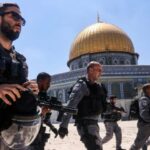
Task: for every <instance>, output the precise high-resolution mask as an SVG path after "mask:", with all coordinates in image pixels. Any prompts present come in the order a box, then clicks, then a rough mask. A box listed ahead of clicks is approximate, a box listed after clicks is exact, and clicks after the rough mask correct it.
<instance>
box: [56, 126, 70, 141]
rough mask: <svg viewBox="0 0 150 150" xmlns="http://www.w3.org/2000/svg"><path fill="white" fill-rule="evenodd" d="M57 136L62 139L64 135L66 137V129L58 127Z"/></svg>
mask: <svg viewBox="0 0 150 150" xmlns="http://www.w3.org/2000/svg"><path fill="white" fill-rule="evenodd" d="M58 134H59V136H60V137H61V138H62V139H63V138H64V137H65V136H66V135H68V129H67V128H63V127H60V128H59V130H58Z"/></svg>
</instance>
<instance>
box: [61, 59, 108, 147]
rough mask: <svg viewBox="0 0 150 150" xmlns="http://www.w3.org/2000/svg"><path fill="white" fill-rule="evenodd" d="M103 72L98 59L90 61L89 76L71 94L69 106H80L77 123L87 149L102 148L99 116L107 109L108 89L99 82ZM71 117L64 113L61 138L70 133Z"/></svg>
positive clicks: (88, 66)
mask: <svg viewBox="0 0 150 150" xmlns="http://www.w3.org/2000/svg"><path fill="white" fill-rule="evenodd" d="M101 74H102V66H101V65H100V64H99V63H98V62H96V61H92V62H90V63H89V64H88V65H87V76H86V77H85V78H81V79H79V80H78V81H77V83H76V84H75V85H74V86H73V88H72V91H71V94H70V96H69V100H70V102H69V104H68V106H71V107H73V108H78V113H77V115H76V116H74V118H75V125H76V126H77V131H78V134H79V135H80V137H81V141H82V142H83V143H84V145H85V147H86V148H87V150H102V141H101V137H100V134H99V126H98V118H99V115H100V114H101V112H103V111H104V110H105V109H106V104H105V103H106V96H107V91H106V89H105V87H104V85H103V84H99V83H98V82H97V80H98V79H99V78H100V77H101ZM70 118H71V115H70V114H66V115H65V114H64V117H63V121H62V123H61V124H60V128H59V131H58V133H59V135H60V137H61V138H64V136H66V135H67V134H68V129H67V128H68V123H69V120H70Z"/></svg>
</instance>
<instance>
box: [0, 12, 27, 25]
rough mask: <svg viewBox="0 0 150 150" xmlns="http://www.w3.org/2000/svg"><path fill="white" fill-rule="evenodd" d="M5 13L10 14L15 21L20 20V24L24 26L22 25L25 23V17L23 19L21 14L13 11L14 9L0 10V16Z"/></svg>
mask: <svg viewBox="0 0 150 150" xmlns="http://www.w3.org/2000/svg"><path fill="white" fill-rule="evenodd" d="M6 14H11V15H12V17H13V19H14V20H15V21H19V20H21V21H22V26H24V25H25V24H26V21H25V19H24V18H23V17H22V16H21V15H19V14H18V13H16V12H14V11H8V12H0V16H4V15H6Z"/></svg>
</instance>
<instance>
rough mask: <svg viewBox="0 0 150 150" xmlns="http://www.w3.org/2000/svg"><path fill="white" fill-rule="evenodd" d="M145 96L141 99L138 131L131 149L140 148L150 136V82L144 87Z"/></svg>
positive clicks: (137, 149)
mask: <svg viewBox="0 0 150 150" xmlns="http://www.w3.org/2000/svg"><path fill="white" fill-rule="evenodd" d="M142 90H143V93H144V96H142V97H141V98H140V99H139V119H138V124H137V126H138V132H137V136H136V138H135V140H134V143H133V144H132V146H131V148H130V150H139V149H140V148H142V146H144V144H145V143H146V141H147V140H148V138H149V137H150V83H147V84H144V85H143V87H142Z"/></svg>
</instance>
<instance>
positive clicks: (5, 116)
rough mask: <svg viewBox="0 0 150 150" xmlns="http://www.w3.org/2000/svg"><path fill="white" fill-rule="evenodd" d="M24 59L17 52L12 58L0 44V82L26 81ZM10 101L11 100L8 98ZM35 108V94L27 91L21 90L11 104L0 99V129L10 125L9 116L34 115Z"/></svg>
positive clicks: (19, 82) (20, 82)
mask: <svg viewBox="0 0 150 150" xmlns="http://www.w3.org/2000/svg"><path fill="white" fill-rule="evenodd" d="M14 60H16V61H14ZM25 60H26V59H25V57H24V56H22V55H21V54H19V53H17V52H15V59H13V58H12V57H11V56H10V54H9V53H7V52H6V50H5V49H4V48H3V47H2V46H1V45H0V84H22V83H24V82H26V81H27V72H28V71H27V65H26V63H25ZM6 96H7V95H6ZM9 99H10V97H9ZM10 101H12V100H11V99H10ZM36 108H37V107H36V99H35V96H34V95H33V93H31V92H29V91H25V92H22V93H21V98H20V100H17V101H16V102H15V103H13V104H12V105H11V106H8V105H6V104H5V103H4V102H3V101H2V100H1V99H0V131H1V130H4V129H6V128H8V127H9V126H10V125H11V123H12V121H11V118H12V117H13V115H14V114H20V115H25V116H27V115H29V116H30V115H31V114H33V115H34V114H35V113H36Z"/></svg>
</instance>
